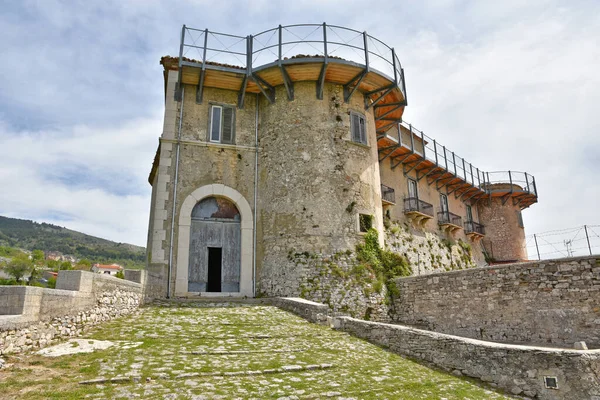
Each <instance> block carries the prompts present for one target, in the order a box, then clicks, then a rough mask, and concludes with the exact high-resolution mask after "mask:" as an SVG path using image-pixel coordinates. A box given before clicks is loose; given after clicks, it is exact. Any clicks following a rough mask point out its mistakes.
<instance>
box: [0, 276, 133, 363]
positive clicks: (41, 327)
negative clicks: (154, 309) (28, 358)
mask: <svg viewBox="0 0 600 400" xmlns="http://www.w3.org/2000/svg"><path fill="white" fill-rule="evenodd" d="M141 275H142V274H140V277H141ZM57 287H62V288H63V289H45V288H38V287H18V286H0V314H2V315H0V355H1V354H9V353H19V352H22V351H27V350H31V349H35V348H40V347H44V346H47V345H49V344H51V343H53V342H55V341H57V340H59V339H60V338H62V337H71V336H78V335H79V334H81V333H82V332H83V330H84V329H85V327H87V326H90V325H94V324H97V323H100V322H103V321H108V320H110V319H113V318H115V317H118V316H121V315H126V314H130V313H132V312H134V311H135V310H136V309H137V308H138V307H139V305H140V304H141V303H142V300H143V288H142V285H141V284H139V283H134V282H129V281H126V280H123V279H119V278H115V277H112V276H106V275H102V274H95V273H91V272H84V271H61V272H60V273H59V275H58V279H57ZM9 312H10V313H11V315H8V313H9ZM12 313H18V314H12Z"/></svg>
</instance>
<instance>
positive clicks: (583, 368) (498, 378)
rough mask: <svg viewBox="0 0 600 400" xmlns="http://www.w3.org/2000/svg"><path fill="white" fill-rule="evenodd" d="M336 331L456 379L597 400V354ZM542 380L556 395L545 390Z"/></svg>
mask: <svg viewBox="0 0 600 400" xmlns="http://www.w3.org/2000/svg"><path fill="white" fill-rule="evenodd" d="M333 325H334V327H335V328H336V329H339V330H343V331H346V332H349V333H351V334H353V335H355V336H358V337H360V338H363V339H367V340H369V341H371V342H373V343H375V344H378V345H380V346H383V347H386V348H389V349H390V350H391V351H393V352H395V353H398V354H402V355H406V356H409V357H414V358H417V359H420V360H423V361H426V362H428V363H431V364H433V365H435V366H437V367H440V368H442V369H444V370H447V371H452V373H454V374H456V375H466V376H470V377H473V378H478V379H481V380H482V381H485V382H488V383H491V384H493V385H497V386H498V387H500V388H502V389H504V390H507V391H508V392H509V393H513V394H515V395H524V396H527V397H530V398H537V399H544V400H559V399H560V400H572V399H592V400H597V399H600V380H599V379H598V377H599V376H600V350H587V351H577V350H560V349H551V348H542V347H529V346H520V345H509V344H499V343H491V342H484V341H480V340H475V339H468V338H461V337H457V336H450V335H446V334H441V333H436V332H429V331H424V330H420V329H415V328H410V327H406V326H399V325H391V324H384V323H378V322H369V321H362V320H357V319H354V318H350V317H336V318H334V320H333ZM546 377H554V378H556V382H557V385H558V388H557V389H549V388H546Z"/></svg>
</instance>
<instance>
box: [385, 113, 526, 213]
mask: <svg viewBox="0 0 600 400" xmlns="http://www.w3.org/2000/svg"><path fill="white" fill-rule="evenodd" d="M386 128H387V129H389V130H392V129H394V128H393V125H388V126H387V127H386ZM395 129H397V132H394V133H391V132H390V134H386V135H388V137H389V138H391V139H392V140H393V141H395V142H396V143H397V144H396V145H395V146H391V147H387V148H386V149H387V150H386V151H388V153H387V154H386V156H384V158H385V157H387V156H388V155H390V154H392V153H393V152H394V151H395V148H405V149H408V150H410V153H409V154H408V153H403V155H402V156H401V158H400V160H399V161H397V160H396V158H395V157H400V156H392V168H395V167H396V166H397V165H399V164H400V163H402V162H404V160H407V159H408V157H409V155H410V154H416V155H417V156H419V157H420V161H418V162H416V164H415V165H414V167H413V168H411V169H410V170H411V171H412V170H413V169H415V168H416V167H417V166H418V165H420V164H421V163H422V162H424V161H428V162H430V163H431V165H432V166H431V167H430V168H429V169H428V168H424V169H422V170H423V171H424V172H422V174H423V175H424V176H426V177H427V179H428V183H429V184H431V183H433V182H436V185H438V183H437V182H438V181H439V180H440V179H439V178H440V177H442V176H443V174H441V175H440V174H439V173H438V172H436V173H434V174H431V175H430V173H431V172H433V171H434V170H435V169H438V170H442V171H444V173H447V174H451V175H454V177H456V178H459V179H460V180H462V181H463V182H464V183H466V184H468V185H471V186H472V187H474V188H477V189H479V191H480V193H477V192H475V193H472V194H471V196H465V197H466V198H467V199H470V198H472V197H473V196H480V195H484V194H485V195H489V194H493V193H494V192H498V191H506V192H510V193H511V194H513V193H514V194H515V196H517V197H519V196H527V195H533V196H535V197H537V195H538V193H537V187H536V182H535V178H534V177H533V175H531V174H528V173H526V172H519V171H500V172H485V171H482V170H480V169H479V168H477V167H475V166H474V165H472V164H471V163H469V162H467V161H466V160H465V159H464V158H461V157H459V156H458V155H457V154H456V153H455V152H454V151H451V150H450V149H448V148H447V147H446V146H444V145H442V144H441V143H439V142H437V141H436V140H435V139H433V138H432V137H430V136H428V135H426V134H425V133H423V132H422V131H420V130H418V129H417V128H415V127H414V126H412V125H411V124H407V123H406V122H401V123H398V124H397V127H396V128H395ZM396 135H397V136H396ZM411 160H412V159H411ZM411 162H412V161H411ZM418 171H421V170H418ZM444 180H446V181H447V182H450V181H451V180H450V179H446V178H444ZM442 182H443V181H442ZM504 185H506V186H504ZM438 189H439V188H438ZM468 192H469V191H465V193H468ZM533 202H535V201H533ZM527 204H528V205H529V202H528V203H527Z"/></svg>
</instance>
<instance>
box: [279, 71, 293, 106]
mask: <svg viewBox="0 0 600 400" xmlns="http://www.w3.org/2000/svg"><path fill="white" fill-rule="evenodd" d="M279 70H280V71H281V76H282V78H283V84H284V85H285V90H286V92H287V97H288V100H290V101H292V100H294V82H293V81H292V79H291V78H290V75H289V74H288V72H287V70H286V69H285V67H284V66H283V65H281V64H279Z"/></svg>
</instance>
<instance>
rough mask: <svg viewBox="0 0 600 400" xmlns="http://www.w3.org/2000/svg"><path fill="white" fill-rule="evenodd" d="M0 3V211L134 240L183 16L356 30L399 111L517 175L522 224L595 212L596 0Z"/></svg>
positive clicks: (599, 107) (472, 156)
mask: <svg viewBox="0 0 600 400" xmlns="http://www.w3.org/2000/svg"><path fill="white" fill-rule="evenodd" d="M366 4H367V3H365V2H364V1H353V0H344V1H324V0H323V1H315V0H313V1H307V0H298V1H294V2H291V1H265V0H254V1H251V2H234V1H226V2H225V1H222V2H215V1H201V0H196V1H192V0H190V1H152V0H147V1H142V0H132V1H124V0H118V1H117V0H104V1H89V0H82V1H76V0H73V1H59V0H39V1H29V0H23V1H18V2H13V1H8V0H0V5H1V8H0V9H1V10H2V11H1V12H0V32H2V35H1V36H0V55H1V59H2V62H1V63H0V187H1V188H2V189H1V190H0V215H5V216H10V217H17V218H26V219H33V220H37V221H46V222H52V223H55V224H58V225H61V226H66V227H69V228H71V229H75V230H80V231H83V232H86V233H89V234H92V235H97V236H101V237H105V238H108V239H112V240H116V241H122V242H129V243H134V244H138V245H145V238H146V230H147V224H148V211H149V207H150V186H149V185H148V183H147V175H148V172H149V170H150V166H151V162H152V159H153V156H154V151H155V150H156V146H157V144H158V136H159V135H160V133H161V129H162V123H161V118H162V109H163V77H162V73H161V66H160V65H159V59H160V57H161V56H163V55H166V54H171V55H176V54H177V52H178V46H179V35H180V30H181V25H182V24H186V25H188V26H191V27H197V28H200V29H204V28H209V29H211V30H218V31H222V32H230V33H233V34H238V35H242V36H245V35H248V34H252V33H257V32H260V31H263V30H265V29H269V28H271V27H274V26H276V25H278V24H292V23H320V22H323V21H326V22H327V23H330V24H337V25H342V26H348V27H351V28H355V29H358V30H366V31H368V32H369V33H370V34H371V35H373V36H375V37H378V38H380V39H382V40H383V41H384V42H386V43H387V44H389V45H390V46H393V47H395V49H396V52H397V54H398V56H399V58H400V60H401V61H402V63H403V66H404V68H405V72H406V82H407V92H408V96H409V102H410V104H409V106H408V107H407V109H406V112H405V120H406V121H408V122H411V123H413V124H414V125H415V126H416V127H418V128H420V129H422V130H424V131H425V133H427V134H428V135H430V136H432V137H435V138H436V139H438V141H439V142H441V143H443V144H445V145H446V146H447V147H449V148H450V149H451V150H454V151H456V153H457V154H459V155H461V156H464V157H465V158H466V159H467V161H470V162H472V163H473V164H474V165H476V166H479V167H480V168H481V169H483V170H487V171H496V170H508V169H512V170H518V171H527V172H529V173H531V174H533V175H534V176H535V177H536V181H537V186H538V190H539V203H538V204H535V205H533V206H532V207H531V208H529V209H527V210H526V211H525V212H524V213H523V215H524V220H525V225H526V233H528V234H531V233H536V232H543V231H548V230H552V229H562V228H570V227H573V226H578V225H583V224H600V207H598V199H599V196H600V179H599V178H598V174H599V173H600V135H599V133H600V122H599V121H600V119H599V118H598V114H599V112H600V74H599V73H598V70H599V67H600V44H599V43H600V40H599V39H598V38H600V2H598V1H597V0H587V1H586V0H570V1H566V0H565V1H558V0H534V1H531V0H522V1H518V0H504V1H495V0H489V1H467V0H432V1H403V2H399V1H382V0H380V1H377V2H374V3H372V4H373V5H372V6H368V7H367V6H366Z"/></svg>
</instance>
